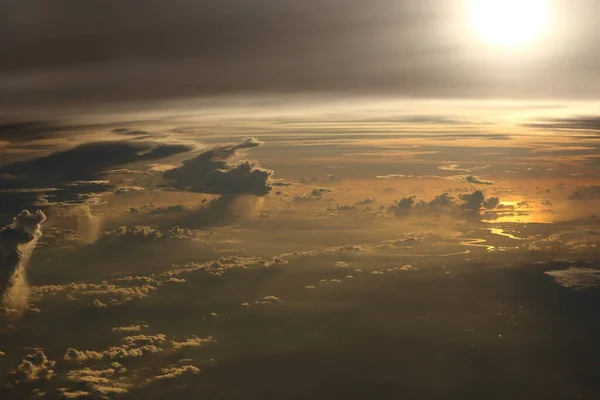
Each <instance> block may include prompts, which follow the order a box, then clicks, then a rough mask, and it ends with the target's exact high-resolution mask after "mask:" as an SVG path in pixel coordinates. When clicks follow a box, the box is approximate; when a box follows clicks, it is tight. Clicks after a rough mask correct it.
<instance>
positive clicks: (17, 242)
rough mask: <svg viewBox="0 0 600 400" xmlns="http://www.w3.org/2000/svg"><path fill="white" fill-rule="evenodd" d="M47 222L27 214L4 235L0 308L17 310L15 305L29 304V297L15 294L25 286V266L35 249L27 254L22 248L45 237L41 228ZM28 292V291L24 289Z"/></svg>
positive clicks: (1, 239)
mask: <svg viewBox="0 0 600 400" xmlns="http://www.w3.org/2000/svg"><path fill="white" fill-rule="evenodd" d="M45 220H46V215H44V213H43V212H41V211H37V212H36V213H35V214H32V213H30V212H29V211H27V210H24V211H22V212H21V213H20V214H18V215H17V216H16V217H15V218H14V220H13V223H12V225H10V226H7V227H5V228H4V229H3V230H2V231H0V304H10V305H12V306H13V307H14V306H17V304H15V301H17V302H18V303H21V304H20V305H21V306H23V305H26V304H22V301H23V300H25V299H23V298H22V295H25V293H15V292H12V291H13V289H15V288H16V287H17V285H19V284H23V285H24V283H23V275H24V274H25V265H26V263H27V260H28V256H29V254H30V253H31V252H32V251H33V248H28V249H26V250H25V252H23V251H22V250H23V249H20V248H19V246H23V245H26V244H29V243H31V242H33V241H34V240H36V239H37V238H39V237H40V236H41V235H42V232H41V225H42V224H43V223H44V221H45ZM22 288H24V287H22Z"/></svg>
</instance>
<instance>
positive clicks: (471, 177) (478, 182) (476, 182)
mask: <svg viewBox="0 0 600 400" xmlns="http://www.w3.org/2000/svg"><path fill="white" fill-rule="evenodd" d="M464 180H465V181H467V182H469V183H472V184H474V185H493V184H494V182H492V181H484V180H482V179H481V178H479V177H478V176H475V175H468V176H465V177H464Z"/></svg>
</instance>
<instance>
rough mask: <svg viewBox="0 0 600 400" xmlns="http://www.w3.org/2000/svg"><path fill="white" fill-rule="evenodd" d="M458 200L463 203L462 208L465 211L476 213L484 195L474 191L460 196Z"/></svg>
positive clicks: (483, 199)
mask: <svg viewBox="0 0 600 400" xmlns="http://www.w3.org/2000/svg"><path fill="white" fill-rule="evenodd" d="M460 199H461V200H463V201H464V204H463V205H462V207H463V208H464V209H465V210H472V211H478V210H479V209H481V206H482V205H483V202H484V201H485V195H484V194H483V192H482V191H481V190H476V191H474V192H473V193H470V194H461V195H460Z"/></svg>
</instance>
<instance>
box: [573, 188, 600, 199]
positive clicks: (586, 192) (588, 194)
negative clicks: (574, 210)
mask: <svg viewBox="0 0 600 400" xmlns="http://www.w3.org/2000/svg"><path fill="white" fill-rule="evenodd" d="M599 198H600V185H588V186H578V187H577V191H576V192H575V193H573V194H572V195H570V196H569V199H570V200H589V199H599Z"/></svg>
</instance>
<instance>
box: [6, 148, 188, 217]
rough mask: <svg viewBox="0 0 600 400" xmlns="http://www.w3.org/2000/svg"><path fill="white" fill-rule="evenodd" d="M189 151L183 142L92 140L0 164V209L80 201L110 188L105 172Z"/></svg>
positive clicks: (8, 211)
mask: <svg viewBox="0 0 600 400" xmlns="http://www.w3.org/2000/svg"><path fill="white" fill-rule="evenodd" d="M189 150H191V149H190V148H189V147H187V146H183V145H165V144H156V143H144V142H135V143H131V142H94V143H87V144H83V145H79V146H76V147H73V148H71V149H68V150H64V151H59V152H56V153H53V154H50V155H48V156H45V157H40V158H35V159H32V160H27V161H21V162H15V163H12V164H8V165H5V166H3V167H0V187H1V188H2V191H0V199H1V200H2V202H1V204H2V206H0V210H1V211H2V212H4V213H12V212H16V211H17V210H18V209H19V208H23V207H27V206H29V205H32V204H48V203H61V202H84V201H85V200H86V199H88V198H90V196H93V195H94V194H95V193H102V192H106V191H108V190H111V188H112V187H113V184H112V183H111V182H108V181H105V180H104V179H103V178H104V176H103V173H104V172H106V171H109V170H111V169H114V168H115V167H119V166H122V165H125V164H130V163H135V162H140V161H155V160H159V159H161V158H165V157H169V156H172V155H176V154H179V153H183V152H186V151H189ZM34 199H35V200H34ZM32 200H33V201H32Z"/></svg>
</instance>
